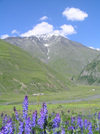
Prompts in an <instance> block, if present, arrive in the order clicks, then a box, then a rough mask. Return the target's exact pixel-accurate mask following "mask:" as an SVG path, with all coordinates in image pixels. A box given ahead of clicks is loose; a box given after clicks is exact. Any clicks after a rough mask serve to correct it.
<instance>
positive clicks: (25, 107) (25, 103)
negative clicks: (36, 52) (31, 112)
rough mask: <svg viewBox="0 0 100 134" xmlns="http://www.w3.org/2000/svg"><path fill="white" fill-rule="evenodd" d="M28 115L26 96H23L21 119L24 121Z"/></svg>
mask: <svg viewBox="0 0 100 134" xmlns="http://www.w3.org/2000/svg"><path fill="white" fill-rule="evenodd" d="M27 114H28V96H25V98H24V102H23V118H24V119H26V118H27Z"/></svg>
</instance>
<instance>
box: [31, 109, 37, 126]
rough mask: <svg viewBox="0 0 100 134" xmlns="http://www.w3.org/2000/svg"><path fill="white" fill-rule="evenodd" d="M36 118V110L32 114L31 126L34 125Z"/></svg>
mask: <svg viewBox="0 0 100 134" xmlns="http://www.w3.org/2000/svg"><path fill="white" fill-rule="evenodd" d="M36 119H37V111H35V112H34V113H33V115H32V127H35V126H36Z"/></svg>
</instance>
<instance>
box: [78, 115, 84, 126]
mask: <svg viewBox="0 0 100 134" xmlns="http://www.w3.org/2000/svg"><path fill="white" fill-rule="evenodd" d="M77 125H78V126H79V128H83V120H82V119H81V117H78V119H77Z"/></svg>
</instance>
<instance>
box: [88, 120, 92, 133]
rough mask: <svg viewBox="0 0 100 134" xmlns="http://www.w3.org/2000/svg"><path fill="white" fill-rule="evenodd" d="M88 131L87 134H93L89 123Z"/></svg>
mask: <svg viewBox="0 0 100 134" xmlns="http://www.w3.org/2000/svg"><path fill="white" fill-rule="evenodd" d="M88 130H89V133H88V134H93V132H92V124H91V123H90V122H89V124H88Z"/></svg>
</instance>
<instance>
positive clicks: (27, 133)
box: [25, 117, 32, 134]
mask: <svg viewBox="0 0 100 134" xmlns="http://www.w3.org/2000/svg"><path fill="white" fill-rule="evenodd" d="M31 128H32V126H31V120H30V117H28V118H27V119H26V121H25V134H30V133H31V131H32V129H31Z"/></svg>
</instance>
